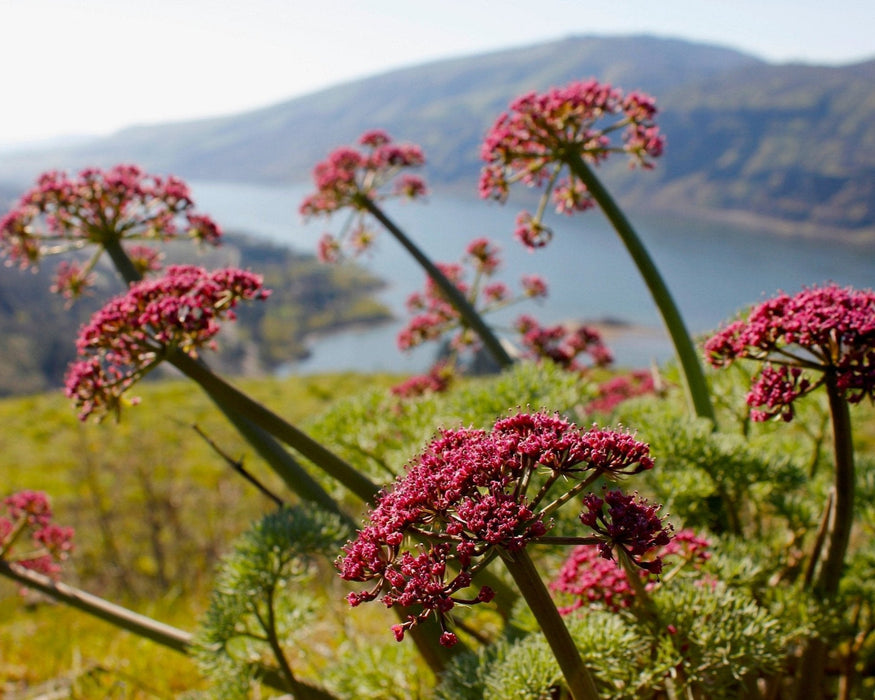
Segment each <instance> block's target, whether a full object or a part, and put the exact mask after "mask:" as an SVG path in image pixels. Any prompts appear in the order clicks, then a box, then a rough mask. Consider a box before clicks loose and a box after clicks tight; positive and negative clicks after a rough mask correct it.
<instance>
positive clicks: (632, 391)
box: [583, 370, 656, 415]
mask: <svg viewBox="0 0 875 700" xmlns="http://www.w3.org/2000/svg"><path fill="white" fill-rule="evenodd" d="M655 392H656V381H655V380H654V373H653V372H651V371H648V370H633V371H632V372H629V373H627V374H618V375H617V376H616V377H611V378H610V379H608V380H607V381H605V382H602V383H601V384H599V385H598V386H597V387H596V396H595V398H594V399H593V400H592V401H590V402H589V403H588V404H586V406H584V409H583V410H584V412H585V413H586V414H587V415H590V414H593V413H605V414H606V413H611V412H612V411H613V410H614V409H615V408H617V406H619V405H620V404H621V403H623V402H624V401H627V400H629V399H632V398H635V397H636V396H646V395H647V394H653V393H655Z"/></svg>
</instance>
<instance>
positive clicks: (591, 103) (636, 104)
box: [480, 80, 715, 421]
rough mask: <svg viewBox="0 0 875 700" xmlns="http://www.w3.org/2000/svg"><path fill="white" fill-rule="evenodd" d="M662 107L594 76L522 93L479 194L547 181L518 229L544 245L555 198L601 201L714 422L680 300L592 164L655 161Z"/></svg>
mask: <svg viewBox="0 0 875 700" xmlns="http://www.w3.org/2000/svg"><path fill="white" fill-rule="evenodd" d="M656 112H657V110H656V104H655V102H654V100H653V98H651V97H650V96H648V95H645V94H642V93H639V92H631V93H628V94H626V93H624V92H623V91H622V90H620V89H618V88H614V87H611V86H610V85H606V84H602V83H599V82H598V81H596V80H589V81H583V82H575V83H571V84H569V85H567V86H565V87H557V88H553V89H551V90H548V91H546V92H544V93H530V94H527V95H523V96H522V97H519V98H517V99H516V100H514V101H513V102H512V103H511V105H510V107H509V109H508V111H507V112H505V113H503V114H501V115H500V116H499V117H498V118H497V119H496V121H495V123H494V124H493V126H492V128H491V129H490V130H489V133H488V134H487V136H486V139H485V141H484V143H483V147H482V151H481V156H482V159H483V160H484V161H485V163H486V164H485V165H484V166H483V169H482V173H481V176H480V195H481V196H482V197H484V198H492V199H497V200H498V201H501V202H504V201H506V199H507V197H508V193H509V191H510V186H511V185H512V184H514V183H517V182H521V183H523V184H524V185H527V186H529V187H539V188H543V190H544V192H543V194H542V196H541V199H540V203H539V205H538V208H537V210H536V212H535V213H534V214H531V213H529V212H528V211H523V212H521V213H520V215H519V216H518V218H517V230H516V236H517V238H518V239H519V240H520V241H521V242H522V243H523V244H524V245H525V246H526V247H528V248H539V247H543V246H544V245H547V244H548V243H549V241H550V239H551V238H552V231H551V230H550V228H549V227H547V226H546V225H545V224H544V223H543V217H544V213H545V211H546V208H547V205H548V203H549V202H550V201H551V200H552V202H553V205H554V206H555V208H556V210H557V211H558V212H559V213H562V214H569V215H570V214H573V213H576V212H582V211H586V210H587V209H591V208H593V207H594V206H595V205H596V204H598V205H599V207H600V208H601V209H602V211H603V212H604V214H605V216H607V218H608V219H609V221H610V222H611V224H612V225H613V227H614V229H615V230H616V231H617V233H618V235H619V236H620V238H621V239H622V241H623V243H624V245H625V246H626V249H627V250H628V251H629V254H630V255H631V256H632V259H633V261H634V262H635V264H636V265H637V267H638V270H639V271H640V272H641V275H642V277H643V279H644V281H645V283H646V284H647V286H648V288H649V289H650V292H651V295H652V296H653V300H654V302H655V303H656V306H657V308H658V309H659V311H660V313H661V314H662V317H663V320H664V322H665V324H666V328H667V330H668V332H669V335H670V336H671V339H672V341H673V343H674V346H675V351H676V352H677V355H678V359H679V361H680V363H681V367H682V370H683V374H684V376H685V378H686V383H687V388H688V391H689V396H690V401H691V405H692V406H693V408H694V410H695V412H696V414H697V415H699V416H702V417H705V418H708V419H710V420H711V421H714V419H715V416H714V410H713V407H712V406H711V400H710V396H709V393H708V387H707V385H706V383H705V378H704V374H703V372H702V366H701V364H700V362H699V359H698V356H697V353H696V350H695V348H694V346H693V343H692V340H691V338H690V334H689V332H688V331H687V329H686V325H685V324H684V322H683V319H682V317H681V315H680V312H679V311H678V308H677V305H676V304H675V302H674V300H673V298H672V296H671V293H670V292H669V290H668V287H667V286H666V284H665V282H664V281H663V279H662V276H661V275H660V273H659V270H658V269H657V268H656V266H655V265H654V263H653V260H652V259H651V257H650V254H649V253H648V252H647V249H646V248H645V247H644V245H643V243H642V242H641V239H640V237H639V236H638V234H637V233H636V232H635V230H634V228H633V227H632V225H631V224H630V223H629V221H628V219H627V218H626V216H625V214H624V213H623V212H622V210H621V209H620V208H619V207H618V206H617V204H616V202H615V201H614V199H613V198H612V197H611V195H610V194H609V193H608V191H607V190H606V189H605V187H604V186H603V185H602V184H601V182H600V181H599V179H598V178H597V177H596V175H595V173H594V171H593V170H592V166H595V165H598V164H600V163H602V162H604V161H605V159H606V158H607V157H608V156H610V155H611V154H613V153H624V154H626V155H628V156H629V158H630V159H631V163H632V164H633V165H640V166H642V167H643V168H651V167H653V161H654V159H655V158H657V157H659V156H660V155H662V151H663V147H664V137H663V136H662V134H661V133H660V132H659V127H658V126H657V125H656V123H655V121H654V117H655V115H656Z"/></svg>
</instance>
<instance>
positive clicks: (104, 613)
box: [0, 559, 192, 654]
mask: <svg viewBox="0 0 875 700" xmlns="http://www.w3.org/2000/svg"><path fill="white" fill-rule="evenodd" d="M0 576H5V577H6V578H9V579H12V580H13V581H16V582H17V583H20V584H22V585H23V586H27V587H28V588H32V589H34V590H37V591H39V592H40V593H44V594H45V595H47V596H49V597H50V598H53V599H55V600H57V601H59V602H61V603H64V604H65V605H69V606H70V607H73V608H76V609H77V610H81V611H82V612H85V613H88V614H89V615H92V616H94V617H97V618H100V619H101V620H103V621H104V622H109V623H110V624H112V625H115V626H116V627H119V628H121V629H123V630H127V631H128V632H133V633H134V634H136V635H137V636H139V637H145V638H146V639H149V640H151V641H153V642H155V643H157V644H160V645H161V646H165V647H167V648H168V649H173V651H178V652H180V653H182V654H188V653H190V651H191V644H192V636H191V634H189V633H188V632H185V631H183V630H180V629H177V628H175V627H171V626H170V625H165V624H164V623H163V622H158V621H157V620H153V619H152V618H151V617H146V616H145V615H140V614H139V613H135V612H134V611H133V610H128V609H127V608H123V607H122V606H120V605H116V604H115V603H110V602H109V601H108V600H104V599H103V598H100V597H98V596H96V595H92V594H91V593H87V592H86V591H83V590H80V589H78V588H74V587H73V586H68V585H66V584H64V583H61V582H60V581H54V580H53V579H51V578H49V577H48V576H44V575H43V574H40V573H37V572H36V571H31V570H30V569H26V568H24V567H23V566H20V565H18V564H15V563H13V562H7V561H4V560H2V559H0Z"/></svg>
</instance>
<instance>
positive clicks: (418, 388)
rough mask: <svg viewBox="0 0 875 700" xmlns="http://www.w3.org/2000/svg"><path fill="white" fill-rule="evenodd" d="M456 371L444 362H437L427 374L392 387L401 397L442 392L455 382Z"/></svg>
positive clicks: (396, 394) (409, 397) (393, 392)
mask: <svg viewBox="0 0 875 700" xmlns="http://www.w3.org/2000/svg"><path fill="white" fill-rule="evenodd" d="M454 376H455V371H454V370H453V368H452V367H450V366H448V365H447V364H446V363H444V362H437V363H436V364H435V365H434V366H433V367H432V368H431V369H429V371H428V372H427V373H425V374H418V375H416V376H414V377H410V378H409V379H406V380H404V381H403V382H401V383H400V384H396V385H395V386H393V387H392V388H391V392H392V394H394V395H395V396H397V397H398V398H400V399H412V398H415V397H417V396H423V395H425V394H428V393H432V394H442V393H443V392H445V391H447V389H449V388H450V385H451V384H452V383H453V378H454Z"/></svg>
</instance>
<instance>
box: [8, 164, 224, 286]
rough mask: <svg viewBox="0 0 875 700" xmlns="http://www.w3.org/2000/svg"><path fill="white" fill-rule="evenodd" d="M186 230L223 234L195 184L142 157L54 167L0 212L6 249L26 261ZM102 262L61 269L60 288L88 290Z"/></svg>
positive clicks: (200, 235)
mask: <svg viewBox="0 0 875 700" xmlns="http://www.w3.org/2000/svg"><path fill="white" fill-rule="evenodd" d="M183 231H184V232H185V233H186V234H187V235H188V236H189V237H191V238H193V239H195V240H197V241H200V242H204V243H209V244H213V245H217V244H218V243H219V241H220V237H221V231H220V229H219V227H218V225H217V224H216V223H215V222H214V221H213V220H212V219H210V218H209V217H207V216H203V215H201V214H197V213H195V212H194V203H193V202H192V199H191V194H190V192H189V189H188V186H187V185H186V184H185V183H184V182H183V181H182V180H180V179H179V178H177V177H173V176H168V177H159V176H157V175H149V174H147V173H145V172H143V171H142V170H141V169H140V168H138V167H137V166H135V165H117V166H115V167H113V168H110V169H109V170H100V169H97V168H89V169H86V170H82V171H81V172H80V173H79V174H78V175H76V176H72V177H71V176H68V175H67V174H66V173H63V172H58V171H52V172H48V173H44V174H43V175H42V176H41V177H40V178H39V180H38V181H37V184H36V186H35V187H33V188H32V189H31V190H29V191H27V192H26V193H25V194H24V195H23V196H22V197H21V199H20V200H19V203H18V206H17V207H16V208H14V209H13V210H12V211H10V212H9V213H7V214H6V215H5V216H4V217H3V218H2V219H0V254H2V255H3V256H5V257H6V258H7V259H8V261H9V262H10V263H11V264H17V265H19V266H20V267H23V268H25V267H31V266H35V265H37V264H39V262H40V260H41V259H42V258H43V256H45V255H48V254H55V253H63V252H67V251H71V250H78V249H80V248H82V247H84V246H86V245H89V244H90V245H97V246H106V245H110V244H117V243H120V242H121V241H130V240H160V241H165V240H168V239H171V238H176V237H178V236H179V235H180V233H181V232H183ZM95 262H96V257H94V258H92V261H91V262H90V263H89V265H87V266H85V267H81V266H76V265H74V264H68V265H67V266H66V267H64V268H62V269H59V274H58V277H57V279H56V282H55V285H54V288H55V289H56V291H58V292H60V293H63V294H65V295H66V296H68V297H73V296H75V295H76V294H78V293H81V292H82V291H83V289H84V288H85V287H86V286H87V284H88V282H89V281H90V277H89V275H88V273H89V272H90V269H91V267H93V265H94V263H95Z"/></svg>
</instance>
